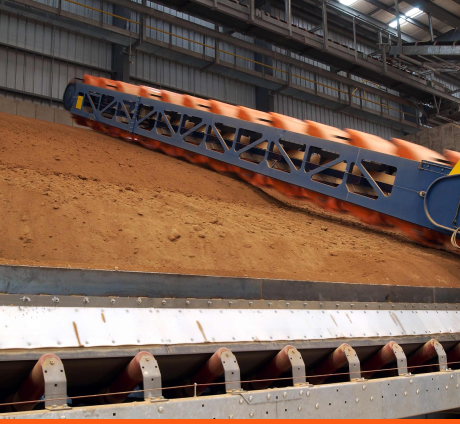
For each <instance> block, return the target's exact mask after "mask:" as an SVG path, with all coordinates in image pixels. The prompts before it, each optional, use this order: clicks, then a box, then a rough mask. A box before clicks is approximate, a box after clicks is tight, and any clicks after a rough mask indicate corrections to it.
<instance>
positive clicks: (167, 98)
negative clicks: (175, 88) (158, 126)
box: [161, 90, 185, 106]
mask: <svg viewBox="0 0 460 424" xmlns="http://www.w3.org/2000/svg"><path fill="white" fill-rule="evenodd" d="M184 97H185V96H184V95H183V94H179V93H174V92H172V91H167V90H161V100H162V101H163V102H167V103H172V104H173V105H178V106H184Z"/></svg>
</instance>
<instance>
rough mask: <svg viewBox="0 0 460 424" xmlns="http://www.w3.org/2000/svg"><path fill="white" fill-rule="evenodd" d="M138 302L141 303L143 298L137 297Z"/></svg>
mask: <svg viewBox="0 0 460 424" xmlns="http://www.w3.org/2000/svg"><path fill="white" fill-rule="evenodd" d="M136 303H137V304H138V305H140V304H141V303H142V299H141V298H140V297H138V298H137V300H136Z"/></svg>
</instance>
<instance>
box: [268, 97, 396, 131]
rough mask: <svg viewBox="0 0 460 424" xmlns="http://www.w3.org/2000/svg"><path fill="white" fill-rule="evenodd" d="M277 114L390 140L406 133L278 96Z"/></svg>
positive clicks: (276, 102)
mask: <svg viewBox="0 0 460 424" xmlns="http://www.w3.org/2000/svg"><path fill="white" fill-rule="evenodd" d="M275 112H278V113H283V114H285V115H289V116H293V117H294V118H298V119H308V120H310V121H316V122H320V123H322V124H326V125H331V126H334V127H337V128H351V129H355V130H358V131H364V132H367V133H370V134H374V135H378V136H379V137H382V138H385V139H390V138H392V137H396V138H398V137H399V138H401V137H403V135H404V133H403V132H401V131H397V130H395V129H393V128H390V127H386V126H383V125H380V124H376V123H373V122H369V121H366V120H364V119H360V118H356V117H354V116H352V115H348V114H346V113H337V112H333V111H332V110H330V109H326V108H324V107H321V106H316V105H313V104H311V103H307V102H305V101H302V100H299V99H294V98H292V97H288V96H283V95H281V94H278V95H277V96H276V97H275Z"/></svg>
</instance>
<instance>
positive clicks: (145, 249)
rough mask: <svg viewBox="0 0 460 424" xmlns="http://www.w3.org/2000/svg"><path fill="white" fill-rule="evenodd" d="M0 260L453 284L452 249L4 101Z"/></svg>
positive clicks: (457, 267)
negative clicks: (23, 113) (19, 111)
mask: <svg viewBox="0 0 460 424" xmlns="http://www.w3.org/2000/svg"><path fill="white" fill-rule="evenodd" d="M0 211H1V215H0V217H1V219H0V263H3V264H24V265H43V266H65V267H69V266H70V267H85V268H107V269H114V268H115V267H118V269H120V270H138V271H157V272H172V273H191V274H211V275H228V276H249V277H262V278H283V279H309V280H320V281H343V282H355V283H375V284H377V283H378V284H400V285H433V286H460V277H459V276H460V256H459V255H457V254H454V253H452V252H448V251H440V250H436V249H430V248H426V247H422V246H419V245H416V244H414V243H412V242H411V241H409V240H407V239H406V238H404V237H403V236H401V235H398V234H396V233H394V232H388V231H382V230H379V229H372V228H369V227H366V226H365V225H363V224H361V223H359V222H357V221H356V220H354V219H350V218H347V217H346V216H342V215H336V214H329V213H326V212H323V211H320V210H319V209H316V208H314V207H311V206H303V205H300V206H299V205H298V204H293V203H292V202H284V201H280V200H277V199H275V198H273V197H272V196H270V195H268V194H267V193H264V192H263V191H261V190H259V189H256V188H253V187H251V186H249V185H247V184H246V183H244V182H241V181H239V180H237V179H235V178H233V177H231V176H226V175H221V174H218V173H216V172H214V171H211V170H209V169H205V168H202V167H199V166H196V165H192V164H188V163H186V162H183V161H181V160H178V159H174V158H171V157H167V156H165V155H163V154H161V153H157V152H152V151H149V150H147V149H145V148H143V147H141V146H138V145H135V144H130V143H127V142H125V141H122V140H120V139H115V138H111V137H109V136H107V135H103V134H99V133H95V132H93V131H90V130H87V129H83V128H70V127H66V126H61V125H57V124H51V123H47V122H42V121H38V120H33V119H26V118H20V117H16V116H11V115H6V114H1V113H0Z"/></svg>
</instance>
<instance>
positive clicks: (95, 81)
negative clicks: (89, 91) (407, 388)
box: [83, 74, 102, 87]
mask: <svg viewBox="0 0 460 424" xmlns="http://www.w3.org/2000/svg"><path fill="white" fill-rule="evenodd" d="M101 79H102V78H99V77H94V76H92V75H88V74H85V75H83V84H88V85H94V86H96V87H100V86H101V85H100V84H101Z"/></svg>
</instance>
